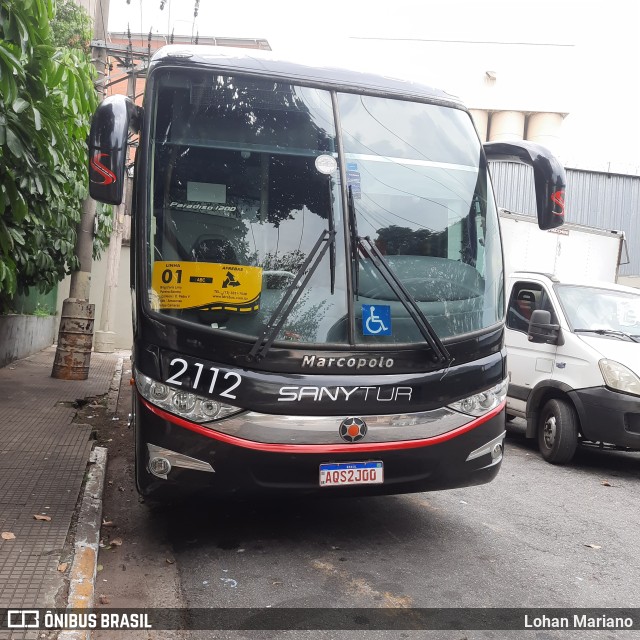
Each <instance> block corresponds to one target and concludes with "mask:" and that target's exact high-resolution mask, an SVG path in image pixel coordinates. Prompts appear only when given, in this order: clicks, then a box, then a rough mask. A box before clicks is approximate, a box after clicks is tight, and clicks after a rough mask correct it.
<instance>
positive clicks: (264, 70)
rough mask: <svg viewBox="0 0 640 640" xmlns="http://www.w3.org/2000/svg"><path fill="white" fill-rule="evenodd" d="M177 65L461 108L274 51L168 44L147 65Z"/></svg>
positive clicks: (436, 95) (407, 85)
mask: <svg viewBox="0 0 640 640" xmlns="http://www.w3.org/2000/svg"><path fill="white" fill-rule="evenodd" d="M167 64H171V65H179V66H189V67H207V68H211V67H213V68H215V69H218V70H220V71H222V72H225V73H242V74H249V75H260V76H265V75H266V76H270V77H273V78H281V79H282V80H293V81H296V82H301V83H304V84H311V85H319V86H322V87H325V88H326V87H330V88H333V89H338V90H342V91H347V92H354V91H357V92H365V93H372V94H375V95H381V96H385V95H388V96H390V97H402V98H415V99H418V100H421V101H427V102H431V103H436V104H442V105H446V106H450V107H455V108H458V109H465V107H464V105H463V104H462V102H461V101H460V99H459V98H457V97H455V96H453V95H450V94H448V93H446V92H444V91H441V90H439V89H434V88H432V87H429V86H427V85H423V84H419V83H416V82H412V81H411V80H402V79H399V78H390V77H387V76H382V75H376V74H373V73H365V72H362V71H356V70H354V69H349V68H347V67H329V66H326V67H325V66H311V65H308V64H304V63H301V62H296V61H294V60H290V59H286V58H283V57H280V56H278V55H277V54H275V53H274V52H270V51H261V50H257V49H247V48H241V47H218V46H212V45H168V46H165V47H162V48H161V49H159V50H158V51H157V52H156V53H155V54H154V55H153V58H152V59H151V66H152V67H154V66H158V65H167Z"/></svg>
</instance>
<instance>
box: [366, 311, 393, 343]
mask: <svg viewBox="0 0 640 640" xmlns="http://www.w3.org/2000/svg"><path fill="white" fill-rule="evenodd" d="M362 333H363V335H365V336H390V335H391V307H390V306H389V305H383V304H363V305H362Z"/></svg>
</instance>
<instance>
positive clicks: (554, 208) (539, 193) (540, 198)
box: [483, 140, 567, 229]
mask: <svg viewBox="0 0 640 640" xmlns="http://www.w3.org/2000/svg"><path fill="white" fill-rule="evenodd" d="M483 147H484V152H485V154H486V156H487V160H489V161H493V162H496V161H497V162H521V163H524V164H528V165H529V166H531V167H533V177H534V181H535V185H536V205H537V209H538V226H539V227H540V229H554V228H555V227H559V226H561V225H562V224H564V191H565V188H566V186H567V180H566V177H565V174H564V168H563V167H562V165H561V164H560V163H559V162H558V160H557V159H556V157H555V156H554V155H553V154H552V153H551V152H550V151H549V150H548V149H546V148H545V147H543V146H542V145H539V144H536V143H535V142H528V141H526V140H519V141H517V142H485V144H484V145H483Z"/></svg>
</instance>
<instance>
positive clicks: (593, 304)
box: [555, 284, 640, 336]
mask: <svg viewBox="0 0 640 640" xmlns="http://www.w3.org/2000/svg"><path fill="white" fill-rule="evenodd" d="M555 288H556V292H557V295H558V298H559V299H560V303H561V304H562V308H563V309H564V312H565V314H566V317H567V319H568V320H569V323H570V325H571V328H572V329H573V330H574V331H580V330H596V331H597V330H605V331H621V332H624V333H628V334H630V335H634V336H638V335H640V292H639V293H637V294H636V293H632V292H626V291H616V290H614V289H601V288H599V287H584V286H577V285H566V284H558V285H556V286H555Z"/></svg>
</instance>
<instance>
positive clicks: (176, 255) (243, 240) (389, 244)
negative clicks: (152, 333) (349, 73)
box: [148, 70, 503, 346]
mask: <svg viewBox="0 0 640 640" xmlns="http://www.w3.org/2000/svg"><path fill="white" fill-rule="evenodd" d="M153 82H154V95H155V102H154V104H153V105H152V119H153V122H152V157H151V163H150V171H149V176H150V180H151V188H150V189H149V193H150V196H149V197H150V202H149V211H150V217H149V222H148V230H149V238H148V240H149V242H148V246H149V248H150V251H149V256H148V290H149V305H150V307H151V308H152V309H153V310H154V311H156V312H158V313H160V314H162V315H163V316H165V317H166V318H167V319H170V318H180V319H181V320H186V321H188V322H191V323H195V324H197V325H200V326H203V327H207V328H208V329H209V330H211V331H213V332H226V333H227V334H231V333H233V334H235V335H239V336H241V337H244V338H246V339H248V340H252V341H255V340H256V339H257V338H258V336H260V335H261V334H262V333H263V332H264V330H265V327H266V326H267V324H268V323H269V321H270V319H271V318H272V316H273V314H274V311H275V310H276V309H277V308H278V306H279V305H280V304H281V302H282V300H283V297H284V296H288V295H290V294H291V293H292V289H294V290H295V294H296V303H295V305H294V306H293V308H292V309H291V311H290V313H288V314H287V317H286V319H285V320H284V322H283V323H282V327H281V328H280V329H279V330H278V333H277V336H276V338H275V339H276V340H277V341H286V342H288V343H290V344H292V346H294V345H295V344H296V343H300V344H303V343H304V344H307V345H308V344H309V343H311V344H328V343H331V344H345V345H346V344H350V343H351V342H352V341H353V340H355V342H356V343H357V344H358V345H369V344H377V345H379V344H389V343H391V344H394V343H416V342H423V341H424V336H423V332H421V328H420V326H419V324H417V323H416V320H415V315H414V316H412V314H411V313H410V312H409V311H408V309H407V304H406V303H405V304H403V302H402V301H401V300H400V299H399V297H398V292H397V288H396V287H395V286H390V285H389V282H388V281H387V280H385V279H384V278H382V277H381V274H380V270H379V269H377V268H376V267H375V265H374V264H372V262H371V259H370V256H368V255H359V256H357V259H356V257H355V256H354V254H353V251H354V237H353V236H354V231H353V228H352V226H350V224H349V222H348V221H349V211H345V209H348V207H346V203H347V201H348V198H347V194H349V196H350V198H351V200H350V201H351V202H352V208H353V211H354V215H355V220H356V223H357V225H356V226H357V233H358V235H359V236H361V237H363V238H368V240H369V241H370V243H371V245H372V246H373V247H375V250H376V251H378V252H379V253H380V255H381V256H383V259H384V261H385V262H386V263H387V264H388V266H389V268H390V269H391V270H392V272H393V275H394V278H395V279H396V280H398V281H400V282H402V284H403V286H404V287H405V288H406V290H407V291H408V293H409V294H410V296H411V297H412V298H413V299H414V300H415V303H416V304H417V305H419V309H420V312H421V313H422V314H424V317H425V318H426V319H428V322H429V323H430V325H431V326H432V327H433V330H434V331H435V332H436V333H437V335H438V336H439V337H440V338H447V337H451V336H455V335H460V334H463V333H467V332H471V331H476V330H479V329H482V328H485V327H489V326H491V325H494V324H495V323H497V322H499V321H500V320H501V319H502V313H503V310H502V288H503V283H502V276H501V272H502V270H501V266H502V265H501V248H500V239H499V232H498V223H497V214H496V209H495V206H494V203H493V197H492V195H491V189H490V186H489V182H488V175H487V168H486V166H485V163H484V161H483V155H482V152H481V146H480V143H479V141H478V139H477V135H476V133H475V131H474V129H473V125H472V123H471V119H470V117H469V115H468V114H467V113H466V112H464V111H461V110H457V109H453V108H448V107H443V106H438V105H432V104H424V103H418V102H411V101H404V100H395V99H388V98H381V97H373V96H364V95H360V94H348V93H335V94H333V95H332V92H331V91H329V90H324V89H319V88H312V87H305V86H300V85H296V84H291V83H286V82H282V81H280V80H277V81H276V80H270V79H264V78H255V77H244V76H228V75H218V74H215V73H211V72H202V71H193V72H188V73H187V72H185V71H184V70H180V72H176V71H173V70H162V71H159V72H158V73H157V74H156V77H155V79H154V80H153ZM337 122H339V123H340V128H338V127H337V125H336V123H337ZM318 242H320V244H321V247H320V249H318V250H317V251H316V252H315V253H314V248H315V247H316V244H317V243H318ZM325 245H326V247H325ZM309 257H312V258H313V260H311V261H310V260H309ZM354 265H355V266H354ZM356 284H357V287H356ZM392 285H393V283H392Z"/></svg>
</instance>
